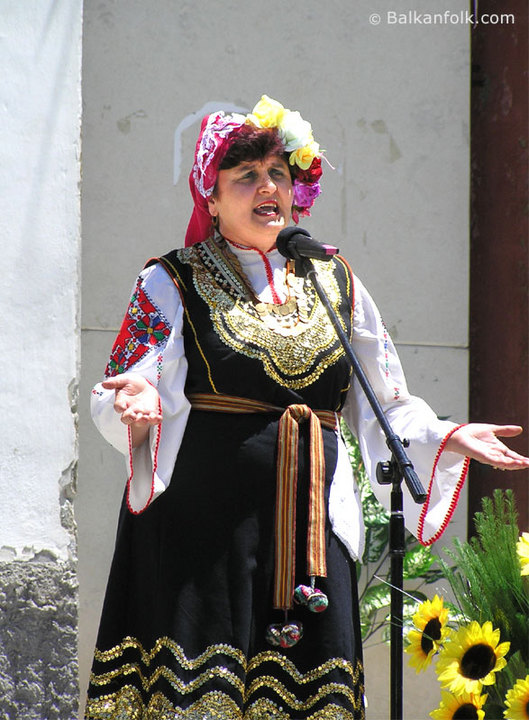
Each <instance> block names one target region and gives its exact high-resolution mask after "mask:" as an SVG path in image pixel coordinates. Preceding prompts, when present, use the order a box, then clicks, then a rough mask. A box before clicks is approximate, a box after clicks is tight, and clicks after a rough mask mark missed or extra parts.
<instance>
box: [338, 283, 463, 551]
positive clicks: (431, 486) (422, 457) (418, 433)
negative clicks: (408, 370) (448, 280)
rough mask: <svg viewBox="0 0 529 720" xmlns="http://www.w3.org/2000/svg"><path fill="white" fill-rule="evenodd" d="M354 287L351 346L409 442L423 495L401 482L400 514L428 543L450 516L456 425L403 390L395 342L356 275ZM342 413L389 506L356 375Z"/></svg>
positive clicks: (455, 494)
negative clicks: (418, 499) (420, 500)
mask: <svg viewBox="0 0 529 720" xmlns="http://www.w3.org/2000/svg"><path fill="white" fill-rule="evenodd" d="M354 288H355V304H354V330H353V345H354V348H355V351H356V354H357V356H358V360H359V362H360V364H361V365H362V367H363V369H364V371H365V373H366V375H367V377H368V379H369V381H370V382H371V384H372V386H373V389H374V391H375V393H376V395H377V397H378V399H379V401H380V403H381V405H382V408H383V410H384V413H385V415H386V417H387V419H388V420H389V422H390V424H391V426H392V428H393V430H394V432H396V433H397V435H399V437H400V438H401V439H404V438H407V439H408V440H409V441H410V446H409V448H408V449H407V450H406V452H407V454H408V456H409V458H410V460H411V462H412V463H413V465H414V468H415V471H416V473H417V475H418V476H419V478H420V480H421V482H422V484H423V486H424V487H425V489H426V490H427V495H428V497H427V500H426V502H425V504H424V505H418V504H416V503H415V502H414V500H413V498H412V497H411V495H410V493H409V491H408V489H407V487H406V484H405V483H403V495H404V516H405V521H406V526H407V528H408V530H409V531H410V532H412V533H413V534H414V535H415V536H416V537H417V538H418V539H419V540H420V542H422V543H423V544H426V545H428V544H431V543H432V542H434V541H435V540H437V539H438V538H439V537H440V536H441V535H442V533H443V532H444V530H445V529H446V527H447V525H448V522H449V521H450V518H451V516H452V514H453V512H454V509H455V507H456V505H457V501H458V499H459V493H460V491H461V488H462V486H463V483H464V481H465V478H466V474H467V470H468V464H469V460H468V458H464V457H463V456H461V455H459V454H457V453H452V452H448V451H447V450H445V449H444V447H445V444H446V441H447V440H448V438H449V437H450V435H451V434H452V433H453V432H454V430H456V429H457V427H459V426H457V425H455V424H454V423H451V422H448V421H444V420H439V419H438V418H437V416H436V414H435V413H434V412H433V410H432V409H431V408H430V407H429V406H428V405H427V404H426V403H425V402H424V400H421V399H420V398H418V397H414V396H412V395H410V394H409V392H408V388H407V386H406V380H405V377H404V373H403V370H402V366H401V364H400V361H399V358H398V356H397V353H396V350H395V347H394V345H393V342H392V341H391V338H390V337H389V335H388V332H387V330H386V327H385V325H384V323H383V321H382V319H381V317H380V313H379V311H378V309H377V307H376V305H375V303H374V302H373V300H372V298H371V297H370V295H369V293H368V292H367V290H366V289H365V287H364V286H363V285H362V283H361V282H360V280H359V279H358V278H356V277H355V281H354ZM343 416H344V419H345V421H346V422H347V424H348V425H349V427H350V428H351V430H352V431H353V433H354V434H355V435H356V437H357V438H358V442H359V445H360V450H361V453H362V458H363V461H364V465H365V468H366V471H367V473H368V475H369V478H370V481H371V485H372V487H373V492H374V493H375V495H376V497H377V498H378V500H379V501H380V502H381V503H382V504H383V505H384V506H385V507H386V508H388V509H389V507H390V494H391V486H388V485H380V484H379V483H378V482H377V479H376V467H377V464H378V463H379V462H380V461H387V460H389V459H390V456H389V450H388V448H387V445H386V439H385V436H384V434H383V432H382V430H381V429H380V426H379V424H378V422H377V420H376V417H375V415H374V413H373V410H372V409H371V406H370V404H369V402H368V401H367V399H366V397H365V394H364V392H363V391H362V389H361V387H360V385H359V383H358V381H357V380H353V384H352V387H351V390H350V392H349V394H348V397H347V400H346V403H345V407H344V409H343Z"/></svg>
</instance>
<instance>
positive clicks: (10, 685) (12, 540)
mask: <svg viewBox="0 0 529 720" xmlns="http://www.w3.org/2000/svg"><path fill="white" fill-rule="evenodd" d="M81 17H82V3H81V0H24V2H20V1H19V0H2V1H1V3H0V36H1V38H2V42H1V43H0V67H2V89H1V103H0V122H1V126H2V144H1V146H0V236H1V238H2V241H1V242H2V283H1V285H0V295H1V305H2V313H1V317H0V326H1V333H2V345H3V352H2V354H1V357H0V367H1V370H0V375H1V377H2V416H1V418H2V419H1V423H2V453H1V455H0V496H1V498H2V500H1V503H0V716H1V717H3V718H24V720H33V719H37V718H46V719H47V720H51V719H52V718H56V719H59V720H63V719H65V718H72V717H74V716H75V714H76V709H77V705H78V683H77V577H76V536H75V523H74V519H73V505H72V499H73V494H74V492H75V484H76V473H77V467H76V464H77V394H78V392H77V388H78V370H79V367H78V364H79V352H78V350H79V322H78V298H79V254H80V203H79V200H80V197H79V196H80V193H79V179H80V115H81V92H80V79H81V78H80V66H81Z"/></svg>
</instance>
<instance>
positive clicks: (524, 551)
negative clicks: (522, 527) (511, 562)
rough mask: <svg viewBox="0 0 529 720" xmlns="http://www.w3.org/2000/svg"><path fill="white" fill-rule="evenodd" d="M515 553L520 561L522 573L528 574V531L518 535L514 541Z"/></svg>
mask: <svg viewBox="0 0 529 720" xmlns="http://www.w3.org/2000/svg"><path fill="white" fill-rule="evenodd" d="M516 553H517V554H518V560H519V561H520V568H521V573H522V575H529V532H524V533H522V534H521V535H520V538H519V540H518V542H517V543H516Z"/></svg>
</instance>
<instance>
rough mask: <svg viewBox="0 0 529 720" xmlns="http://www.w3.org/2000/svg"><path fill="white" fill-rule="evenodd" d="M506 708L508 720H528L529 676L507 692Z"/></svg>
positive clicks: (518, 681) (505, 713)
mask: <svg viewBox="0 0 529 720" xmlns="http://www.w3.org/2000/svg"><path fill="white" fill-rule="evenodd" d="M525 534H526V535H527V534H528V533H525ZM505 706H506V708H507V709H506V710H505V711H504V713H503V717H504V718H506V720H527V719H528V718H529V675H527V676H526V677H525V679H524V680H522V679H520V680H517V681H516V682H515V683H514V687H512V688H511V689H510V690H508V691H507V695H506V696H505Z"/></svg>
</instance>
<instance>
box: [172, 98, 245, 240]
mask: <svg viewBox="0 0 529 720" xmlns="http://www.w3.org/2000/svg"><path fill="white" fill-rule="evenodd" d="M245 122H246V118H245V117H244V115H237V114H233V115H226V114H225V113H223V112H222V111H219V112H216V113H212V114H211V115H206V117H205V118H204V119H203V120H202V125H201V128H200V135H199V137H198V141H197V145H196V149H195V162H194V163H193V167H192V169H191V173H190V174H189V189H190V190H191V195H192V196H193V202H194V208H193V212H192V214H191V219H190V220H189V225H188V226H187V232H186V241H185V244H186V247H188V246H189V245H194V244H195V243H197V242H201V241H202V240H205V239H206V238H207V237H209V235H210V234H211V220H212V218H211V215H210V214H209V210H208V198H209V197H210V196H211V194H212V192H213V189H214V187H215V183H216V182H217V175H218V173H219V166H220V164H221V162H222V161H223V160H224V156H225V155H226V152H227V151H228V148H229V147H230V144H231V139H232V138H233V134H234V133H236V132H237V131H238V130H239V129H240V128H241V127H242V126H243V125H244V124H245Z"/></svg>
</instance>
